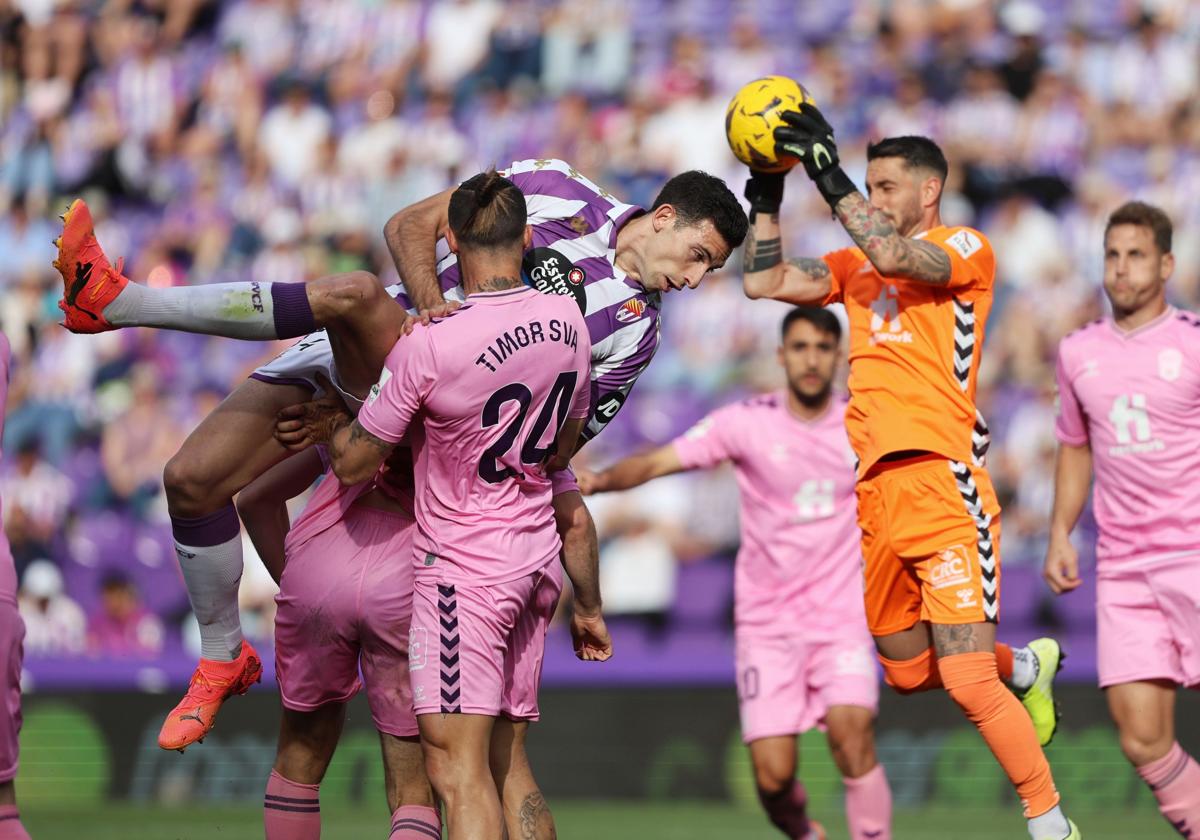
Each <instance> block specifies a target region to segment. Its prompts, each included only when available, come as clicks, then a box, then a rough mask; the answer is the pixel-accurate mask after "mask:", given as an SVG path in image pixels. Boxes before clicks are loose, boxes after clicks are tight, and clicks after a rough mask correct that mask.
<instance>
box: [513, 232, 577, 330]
mask: <svg viewBox="0 0 1200 840" xmlns="http://www.w3.org/2000/svg"><path fill="white" fill-rule="evenodd" d="M521 273H522V274H523V275H524V280H525V284H526V285H527V286H532V287H533V288H535V289H537V290H538V291H539V292H542V293H544V294H552V295H570V296H571V297H572V298H574V299H575V303H577V304H579V311H580V312H583V313H584V314H586V313H587V291H586V286H584V284H583V281H584V280H586V279H587V275H586V274H585V273H584V271H583V269H582V268H576V267H575V264H574V263H572V262H571V261H570V260H569V259H567V258H566V257H564V256H563V255H562V254H561V253H559V252H558V251H556V250H554V249H553V248H534V249H533V250H531V251H529V252H528V253H527V254H525V259H524V260H523V261H522V262H521Z"/></svg>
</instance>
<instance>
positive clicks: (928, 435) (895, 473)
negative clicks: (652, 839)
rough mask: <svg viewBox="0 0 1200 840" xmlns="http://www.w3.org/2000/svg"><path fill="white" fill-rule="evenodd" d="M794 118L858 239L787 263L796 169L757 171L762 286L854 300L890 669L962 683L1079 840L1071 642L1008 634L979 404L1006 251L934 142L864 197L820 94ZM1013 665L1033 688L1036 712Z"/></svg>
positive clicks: (876, 159)
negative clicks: (1066, 714)
mask: <svg viewBox="0 0 1200 840" xmlns="http://www.w3.org/2000/svg"><path fill="white" fill-rule="evenodd" d="M784 120H785V121H786V122H787V125H785V126H782V127H780V128H777V129H776V130H775V139H776V148H777V149H778V150H779V151H780V152H781V153H784V154H788V155H791V156H793V157H795V158H798V159H799V160H800V161H801V162H802V164H803V167H804V171H805V173H806V174H807V175H808V176H809V178H810V179H811V180H812V181H813V182H814V184H815V185H816V187H817V190H818V191H819V192H820V193H821V196H822V197H823V198H824V199H825V200H826V201H827V202H828V204H829V206H830V209H831V210H832V211H833V213H834V215H835V216H836V217H837V219H838V221H839V222H841V224H842V226H843V227H844V228H845V229H846V232H847V233H849V234H850V237H851V238H852V239H853V240H854V243H855V245H856V246H857V247H854V248H846V249H843V250H840V251H834V252H832V253H829V254H826V255H824V256H823V257H821V258H816V259H813V258H803V259H794V260H789V261H788V262H786V263H785V262H784V260H783V248H782V243H781V240H780V228H779V208H780V204H781V201H782V198H783V184H784V176H783V175H769V174H765V173H752V174H751V177H750V181H749V183H748V184H747V189H746V194H747V197H748V198H749V199H750V204H751V219H752V231H751V238H750V242H749V244H748V245H747V247H746V250H745V253H744V268H745V272H746V273H745V279H744V283H745V289H746V294H747V295H748V296H750V297H771V298H776V299H779V300H785V301H788V302H791V303H797V304H812V303H820V304H828V303H833V302H839V303H844V304H845V306H846V313H847V317H848V319H849V321H850V404H849V406H848V407H847V410H846V429H847V431H848V433H849V435H850V442H851V445H852V446H853V447H854V450H855V453H856V454H857V456H858V459H859V464H858V490H857V492H858V519H859V526H860V527H861V528H862V532H863V540H862V547H863V563H864V567H863V578H864V597H865V603H866V612H867V624H868V626H869V628H870V630H871V635H873V636H874V637H875V644H876V648H877V649H878V651H879V658H880V661H881V662H882V663H883V668H884V674H885V677H886V680H887V682H888V684H889V685H891V686H892V687H894V688H895V689H896V690H897V691H899V692H901V693H908V692H912V691H926V690H930V689H933V688H939V687H940V688H944V689H945V690H946V692H947V693H948V694H949V695H950V697H951V698H952V699H953V700H954V701H955V703H956V704H958V706H959V707H960V708H961V709H962V710H963V713H964V714H965V715H966V717H967V718H968V719H969V720H970V721H971V722H972V723H973V724H974V725H975V726H976V728H977V729H978V730H979V732H980V735H982V737H983V739H984V741H985V742H986V743H987V745H988V748H989V749H990V750H991V751H992V754H993V755H994V756H995V757H996V760H997V762H998V763H999V764H1000V766H1001V767H1002V768H1003V769H1004V771H1005V773H1006V775H1007V776H1008V778H1009V780H1010V781H1011V782H1012V783H1013V786H1014V787H1015V788H1016V789H1017V793H1018V795H1019V796H1020V798H1021V800H1022V803H1023V806H1024V811H1025V816H1026V817H1027V818H1028V821H1029V822H1028V828H1029V833H1030V836H1031V837H1032V838H1033V840H1078V838H1079V837H1080V833H1079V829H1078V828H1076V827H1075V826H1074V824H1073V823H1071V822H1070V821H1069V820H1068V819H1067V818H1066V816H1065V815H1064V814H1063V812H1062V809H1061V808H1060V807H1059V795H1058V790H1057V789H1056V788H1055V786H1054V780H1053V778H1052V776H1051V774H1050V765H1049V763H1048V762H1047V761H1046V756H1045V754H1044V753H1043V752H1042V750H1041V745H1042V744H1045V743H1046V742H1048V741H1049V739H1050V737H1051V736H1052V735H1053V734H1054V727H1055V724H1056V720H1055V714H1054V706H1053V702H1052V700H1051V698H1050V695H1049V689H1050V681H1051V680H1052V679H1053V676H1054V673H1055V671H1056V670H1057V665H1058V662H1059V659H1060V652H1059V649H1058V645H1057V643H1055V642H1053V641H1052V640H1039V642H1038V643H1037V644H1036V645H1034V646H1033V649H1032V650H1030V649H1029V648H1024V649H1019V650H1018V651H1013V650H1012V649H1011V648H1009V647H1008V646H1006V645H998V644H997V643H996V621H997V618H998V613H999V606H1000V605H999V584H1000V556H999V554H1000V552H999V541H1000V505H999V503H998V502H997V500H996V494H995V491H994V490H993V489H992V484H991V480H990V478H989V477H988V473H987V470H986V468H985V466H984V462H983V456H984V452H985V451H986V428H987V427H986V424H984V423H983V419H982V416H981V415H980V413H979V411H978V409H977V408H976V407H975V388H976V382H977V376H978V371H979V357H980V354H979V348H980V347H981V346H982V344H983V336H984V326H985V324H986V321H987V316H988V311H989V310H990V309H991V304H992V291H993V285H994V281H995V267H996V261H995V256H994V255H993V253H992V248H991V245H990V243H989V242H988V241H987V237H985V236H984V235H983V234H982V233H980V232H979V231H977V230H972V229H971V228H967V227H950V226H946V225H944V224H943V223H942V220H941V197H942V186H943V185H944V184H945V180H946V174H947V170H948V165H947V163H946V158H945V156H944V155H943V154H942V150H941V149H940V148H938V146H937V144H936V143H934V142H933V141H932V140H930V139H928V138H926V137H893V138H887V139H884V140H881V141H880V142H879V143H876V144H873V145H871V146H869V147H868V148H867V195H866V196H864V195H863V194H862V193H860V192H859V191H858V188H857V187H855V186H854V184H853V183H852V182H851V181H850V178H849V177H848V176H847V175H846V173H845V172H844V171H843V170H842V168H841V167H840V166H839V165H838V155H837V147H836V145H835V144H834V140H833V128H832V127H831V126H830V125H829V123H828V122H826V121H825V118H824V117H823V116H822V115H821V113H820V111H818V110H817V109H816V108H814V107H813V106H811V105H805V106H802V108H801V110H800V111H799V112H788V113H786V114H785V115H784ZM1018 661H1019V662H1020V663H1021V664H1022V666H1023V667H1022V668H1021V669H1020V671H1023V672H1024V673H1017V668H1016V664H1017V662H1018ZM1002 674H1003V675H1005V676H1007V677H1008V678H1009V680H1010V681H1011V682H1013V683H1014V684H1015V685H1017V686H1019V687H1020V688H1022V689H1024V691H1023V694H1024V695H1025V699H1026V707H1027V708H1028V709H1029V711H1030V715H1026V714H1025V712H1024V711H1023V710H1022V708H1021V703H1019V702H1018V701H1017V700H1016V698H1014V697H1013V696H1012V695H1011V694H1009V692H1008V691H1007V690H1006V689H1005V687H1004V685H1003V683H1002V681H1001V678H1002ZM1031 717H1034V721H1033V723H1031ZM1035 723H1040V724H1041V727H1040V729H1041V731H1039V729H1038V728H1037V727H1035V725H1034V724H1035Z"/></svg>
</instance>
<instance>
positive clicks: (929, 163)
mask: <svg viewBox="0 0 1200 840" xmlns="http://www.w3.org/2000/svg"><path fill="white" fill-rule="evenodd" d="M890 157H898V158H901V159H903V160H904V162H905V164H907V165H908V166H909V167H910V168H912V167H920V168H921V169H929V170H932V171H933V172H936V173H937V176H938V177H939V178H941V179H942V183H943V184H944V183H946V173H948V172H949V171H950V164H948V163H947V162H946V155H945V154H944V153H943V152H942V149H941V147H940V146H939V145H938V144H937V143H934V142H933V141H932V140H930V139H929V138H928V137H920V136H917V135H907V136H904V137H885V138H884V139H882V140H880V141H879V142H878V143H869V144H867V160H868V161H872V160H875V159H876V158H890Z"/></svg>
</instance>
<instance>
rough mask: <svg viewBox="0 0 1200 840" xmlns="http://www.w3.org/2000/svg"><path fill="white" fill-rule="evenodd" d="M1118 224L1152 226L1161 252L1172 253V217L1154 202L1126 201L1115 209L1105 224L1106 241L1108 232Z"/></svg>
mask: <svg viewBox="0 0 1200 840" xmlns="http://www.w3.org/2000/svg"><path fill="white" fill-rule="evenodd" d="M1117 225H1137V226H1138V227H1144V228H1150V230H1151V232H1153V233H1154V244H1155V246H1156V247H1157V248H1158V250H1159V253H1162V254H1169V253H1171V236H1172V234H1173V233H1174V228H1173V226H1172V225H1171V218H1170V217H1169V216H1168V215H1167V214H1166V213H1164V212H1163V211H1162V210H1161V209H1160V208H1158V207H1155V206H1154V205H1153V204H1147V203H1146V202H1144V201H1126V202H1125V203H1124V204H1122V205H1121V206H1120V207H1118V208H1117V209H1116V210H1114V211H1113V212H1112V215H1111V216H1109V217H1108V224H1107V225H1105V226H1104V240H1105V242H1107V241H1108V232H1109V231H1110V230H1112V229H1113V228H1114V227H1116V226H1117Z"/></svg>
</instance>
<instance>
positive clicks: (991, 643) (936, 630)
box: [932, 621, 996, 659]
mask: <svg viewBox="0 0 1200 840" xmlns="http://www.w3.org/2000/svg"><path fill="white" fill-rule="evenodd" d="M932 629H933V647H934V649H935V650H936V651H937V655H938V659H942V658H944V657H947V656H954V655H956V654H959V653H992V652H993V651H995V649H996V625H995V624H991V623H989V622H986V621H981V622H979V623H977V624H934V625H932Z"/></svg>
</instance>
